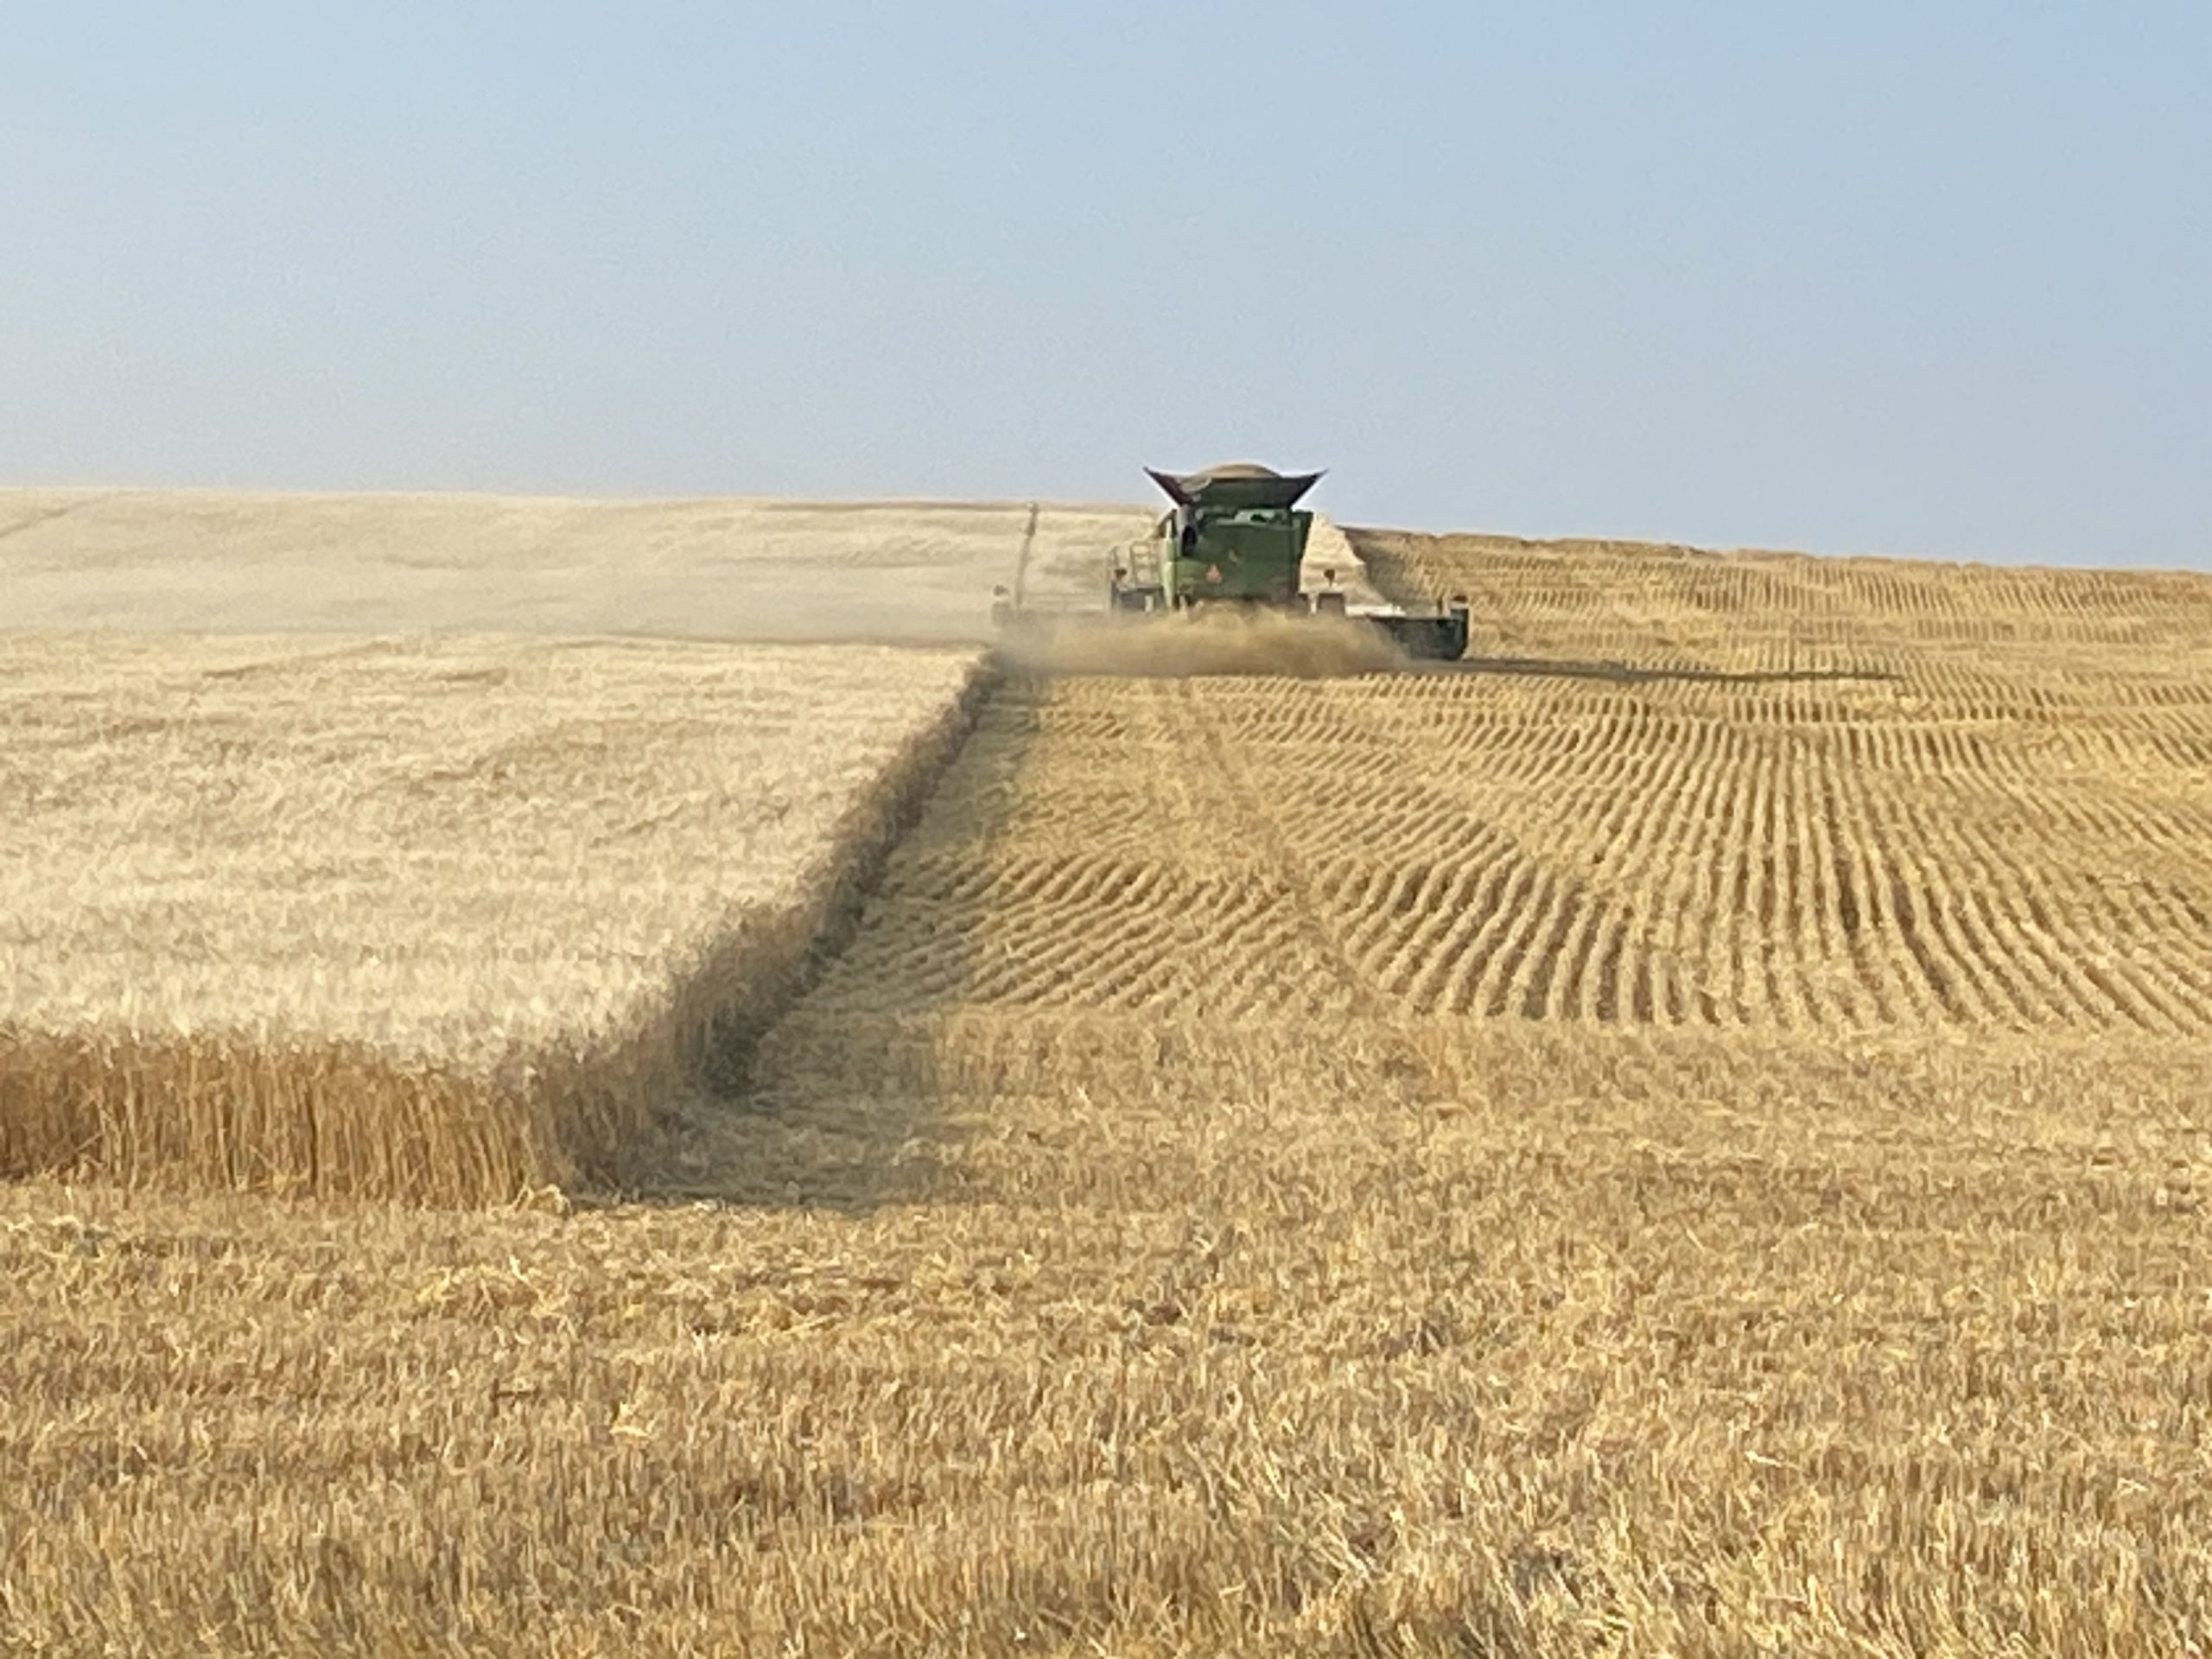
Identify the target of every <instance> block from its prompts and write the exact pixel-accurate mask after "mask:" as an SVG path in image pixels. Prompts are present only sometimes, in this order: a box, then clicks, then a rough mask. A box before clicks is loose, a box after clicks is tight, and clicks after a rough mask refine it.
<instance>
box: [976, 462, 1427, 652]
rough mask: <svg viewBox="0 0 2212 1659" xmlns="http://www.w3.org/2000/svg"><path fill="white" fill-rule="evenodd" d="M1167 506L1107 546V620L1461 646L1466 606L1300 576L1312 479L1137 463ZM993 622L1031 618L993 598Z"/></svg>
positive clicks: (1416, 648)
mask: <svg viewBox="0 0 2212 1659" xmlns="http://www.w3.org/2000/svg"><path fill="white" fill-rule="evenodd" d="M1146 470H1147V473H1148V474H1150V476H1151V478H1152V480H1153V481H1154V483H1156V484H1158V485H1159V486H1160V488H1161V489H1162V490H1164V491H1166V493H1167V498H1168V499H1169V500H1171V501H1172V502H1173V503H1174V505H1173V508H1172V509H1171V510H1170V511H1169V512H1166V513H1164V514H1162V515H1161V517H1160V520H1159V521H1158V523H1156V524H1154V526H1153V528H1152V531H1151V533H1150V534H1149V535H1147V536H1145V537H1140V538H1139V539H1137V540H1136V541H1134V542H1131V543H1127V544H1125V545H1123V546H1122V547H1120V548H1117V549H1116V550H1114V553H1113V564H1112V567H1111V568H1112V575H1111V576H1110V577H1109V582H1108V588H1107V604H1108V608H1109V611H1110V612H1111V613H1113V614H1114V615H1116V616H1138V617H1145V616H1155V615H1170V614H1173V613H1177V612H1196V611H1201V610H1214V609H1219V608H1237V609H1244V610H1250V611H1257V612H1268V613H1277V614H1283V615H1291V616H1313V617H1335V618H1342V619H1345V620H1349V621H1351V622H1356V623H1358V624H1361V625H1363V626H1368V627H1371V628H1373V629H1375V630H1376V631H1377V632H1381V633H1382V634H1383V635H1385V636H1386V637H1387V638H1389V639H1390V640H1391V641H1392V642H1394V643H1395V645H1397V646H1398V648H1399V649H1400V650H1401V651H1402V652H1405V653H1406V654H1407V655H1408V656H1409V657H1416V658H1427V659H1430V660H1433V661H1444V662H1450V661H1456V660H1457V659H1458V658H1460V657H1462V656H1464V655H1465V652H1466V649H1467V604H1466V601H1465V599H1463V598H1459V597H1456V596H1455V597H1453V598H1451V599H1449V600H1440V601H1437V604H1436V608H1435V609H1434V611H1433V612H1429V613H1415V612H1409V611H1408V610H1406V609H1404V608H1403V607H1398V606H1391V605H1376V604H1368V603H1354V602H1353V601H1352V600H1351V595H1350V594H1347V593H1346V592H1345V590H1344V588H1343V587H1342V586H1340V585H1339V583H1338V573H1337V572H1336V571H1335V570H1334V569H1322V570H1321V571H1320V572H1319V582H1318V583H1313V582H1308V581H1307V580H1306V544H1307V542H1308V541H1309V539H1310V538H1311V537H1312V534H1313V513H1312V512H1310V511H1308V510H1307V509H1305V508H1302V507H1300V505H1298V504H1299V502H1300V500H1301V499H1303V498H1304V497H1305V495H1306V492H1307V491H1308V490H1310V489H1312V488H1313V486H1314V484H1315V482H1316V481H1317V480H1319V478H1320V476H1321V474H1319V473H1297V474H1283V473H1278V472H1276V471H1274V469H1273V468H1271V467H1259V466H1254V465H1252V464H1250V463H1249V462H1236V463H1231V464H1229V465H1224V466H1217V467H1207V468H1206V469H1205V470H1204V471H1203V472H1197V473H1164V472H1160V471H1157V470H1155V469H1153V468H1149V467H1147V469H1146ZM995 614H996V617H997V620H999V622H1000V624H1001V626H1021V625H1022V624H1024V623H1026V622H1028V621H1031V620H1034V619H1033V616H1032V614H1031V613H1030V609H1029V607H1027V606H1024V605H1022V604H1020V603H1019V602H1017V601H1014V600H1012V599H1010V598H1008V597H1007V595H1005V594H1003V593H1001V596H1000V602H999V604H998V605H997V607H995Z"/></svg>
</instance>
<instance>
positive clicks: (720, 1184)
mask: <svg viewBox="0 0 2212 1659" xmlns="http://www.w3.org/2000/svg"><path fill="white" fill-rule="evenodd" d="M1040 688H1041V682H1040V681H1039V680H1038V679H1036V678H1034V677H1029V676H1024V675H1020V674H1016V675H1013V676H1009V677H1007V678H1004V679H1001V680H999V681H997V682H995V683H992V684H991V685H990V686H988V689H987V690H985V691H984V693H983V696H982V700H981V703H980V706H979V708H978V709H977V711H976V718H975V722H974V724H973V725H972V727H970V728H969V731H968V734H967V735H966V737H965V739H964V740H963V741H962V743H961V744H960V746H959V747H958V748H957V749H956V750H955V751H954V752H953V753H951V754H950V756H949V757H948V758H947V759H946V760H945V762H944V765H943V766H940V767H939V768H938V771H937V772H936V773H935V775H934V777H932V778H931V779H930V780H929V784H928V787H927V788H926V789H925V790H922V791H918V795H917V798H916V799H915V801H914V803H913V805H912V809H911V810H909V812H908V813H907V814H906V817H905V818H904V821H903V822H902V823H899V826H898V832H897V834H896V835H895V836H893V837H892V838H891V839H890V840H889V841H888V842H887V843H886V845H885V846H884V847H883V848H882V849H880V851H879V852H878V854H877V855H875V856H874V857H873V858H872V859H871V860H869V861H868V863H867V864H866V865H864V866H863V867H862V868H861V869H859V870H857V871H856V872H855V888H854V901H853V902H850V903H849V904H847V905H845V906H842V907H841V908H840V910H839V912H836V914H834V915H833V916H832V917H831V918H830V920H829V923H828V925H826V926H825V927H824V928H823V931H821V932H820V933H819V934H818V935H817V938H816V939H815V941H814V944H813V946H812V948H811V950H810V952H809V955H808V957H807V960H806V962H805V963H804V967H803V968H802V969H801V971H800V973H799V974H798V976H797V977H796V979H795V981H794V982H792V983H791V985H790V986H789V988H788V989H787V992H786V995H785V996H784V998H783V999H782V1001H781V1004H780V1006H779V1008H778V1009H777V1011H776V1012H775V1014H773V1016H772V1018H770V1019H768V1020H766V1021H764V1022H762V1023H760V1024H759V1025H757V1026H755V1027H750V1028H748V1029H747V1030H746V1031H744V1032H743V1033H740V1034H737V1035H735V1036H734V1037H733V1039H732V1040H730V1041H729V1042H728V1043H726V1044H724V1045H723V1046H721V1047H720V1048H718V1049H716V1050H715V1051H714V1052H711V1053H709V1055H708V1056H707V1063H706V1065H704V1066H703V1067H702V1071H701V1073H700V1075H699V1076H698V1077H696V1080H695V1083H694V1086H693V1087H692V1089H691V1090H690V1091H689V1092H688V1093H687V1094H686V1095H685V1096H683V1098H682V1099H680V1100H678V1101H677V1102H676V1103H674V1104H673V1105H672V1106H671V1109H670V1110H669V1111H668V1112H667V1113H666V1114H665V1115H664V1124H663V1134H662V1135H661V1136H660V1137H659V1139H658V1142H657V1143H656V1144H655V1145H654V1146H653V1147H650V1148H648V1149H646V1150H645V1152H644V1153H643V1154H641V1155H640V1156H639V1157H638V1158H637V1159H635V1160H632V1165H631V1167H630V1170H629V1172H628V1179H626V1182H625V1189H626V1190H625V1191H624V1192H621V1193H620V1194H619V1195H609V1196H610V1197H613V1198H619V1200H620V1201H622V1202H645V1203H665V1204H696V1203H700V1202H706V1203H713V1204H723V1205H733V1206H742V1207H755V1206H772V1207H779V1208H782V1207H801V1208H819V1209H825V1210H834V1211H846V1212H857V1211H867V1210H871V1209H874V1208H875V1207H877V1206H878V1205H884V1204H887V1203H893V1202H899V1201H904V1200H906V1199H910V1198H913V1197H916V1196H918V1194H919V1193H920V1192H922V1191H923V1190H924V1189H925V1187H926V1186H928V1185H929V1184H930V1177H931V1171H932V1169H933V1167H934V1160H933V1156H932V1154H931V1147H933V1146H934V1144H935V1143H936V1142H937V1141H938V1140H940V1139H941V1138H942V1136H943V1135H944V1133H945V1128H944V1124H943V1123H942V1122H941V1120H942V1119H943V1118H944V1116H945V1112H946V1098H947V1096H946V1094H945V1091H944V1090H943V1089H942V1088H941V1086H940V1082H939V1077H940V1071H941V1069H942V1068H941V1056H940V1054H939V1047H940V1034H941V1028H942V1027H943V1025H944V1020H945V1017H946V1015H947V1014H948V1013H949V1012H950V1010H952V1009H954V1008H956V1007H958V1006H959V1005H960V1004H961V1002H962V1001H963V988H964V987H966V986H967V984H968V983H969V981H970V980H971V978H972V977H973V975H974V972H975V970H976V969H977V967H978V966H979V965H980V964H979V963H978V962H977V960H976V956H977V952H978V950H979V946H978V944H976V940H975V939H974V938H973V936H972V933H971V932H970V931H964V930H963V929H962V928H960V927H957V926H954V925H948V918H947V916H946V914H945V908H944V904H943V903H942V902H941V900H940V899H939V897H938V895H939V894H940V893H942V892H943V891H944V889H946V888H947V887H953V888H957V887H960V886H962V885H963V876H964V875H965V874H966V873H967V871H966V861H965V855H967V854H968V853H969V851H970V849H982V848H985V847H988V845H990V844H991V843H992V842H994V841H995V839H996V838H997V836H998V832H999V830H1000V829H1001V826H1002V825H1003V824H1004V823H1005V821H1006V819H1007V815H1008V814H1009V813H1010V811H1011V810H1012V808H1013V805H1014V801H1015V800H1016V798H1017V792H1016V790H1015V787H1014V784H1015V781H1016V779H1018V777H1019V775H1020V772H1021V770H1022V768H1023V766H1024V765H1025V763H1026V760H1027V756H1028V753H1029V751H1030V750H1031V748H1032V747H1033V745H1034V743H1035V741H1036V737H1037V723H1036V712H1035V711H1036V705H1037V701H1038V698H1039V695H1040Z"/></svg>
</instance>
